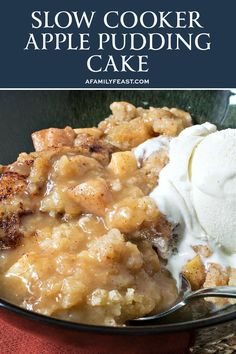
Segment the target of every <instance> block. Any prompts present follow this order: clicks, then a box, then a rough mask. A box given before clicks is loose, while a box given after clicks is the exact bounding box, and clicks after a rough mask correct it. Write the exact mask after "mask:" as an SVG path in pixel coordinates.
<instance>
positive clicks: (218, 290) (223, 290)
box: [184, 286, 236, 301]
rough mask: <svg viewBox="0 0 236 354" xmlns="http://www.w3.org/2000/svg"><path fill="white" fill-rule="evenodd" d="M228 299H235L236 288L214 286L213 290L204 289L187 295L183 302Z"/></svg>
mask: <svg viewBox="0 0 236 354" xmlns="http://www.w3.org/2000/svg"><path fill="white" fill-rule="evenodd" d="M209 296H212V297H228V298H235V299H236V286H216V287H214V288H204V289H199V290H196V291H193V292H191V293H187V294H186V295H185V296H184V300H185V301H186V300H190V299H194V298H198V297H209Z"/></svg>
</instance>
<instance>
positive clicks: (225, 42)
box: [0, 0, 236, 89]
mask: <svg viewBox="0 0 236 354" xmlns="http://www.w3.org/2000/svg"><path fill="white" fill-rule="evenodd" d="M0 9H1V10H0V27H1V35H0V43H1V59H0V88H85V89H86V88H94V89H97V88H106V89H109V88H233V87H235V86H236V77H235V63H236V48H235V47H236V45H235V43H236V39H235V35H236V20H235V17H236V11H235V10H236V3H235V1H232V0H224V1H210V0H188V1H187V0H156V1H153V0H152V1H150V0H145V1H137V0H135V1H133V0H118V1H117V2H115V1H107V0H106V1H105V0H99V1H95V0H93V1H91V0H90V1H89V0H86V1H85V0H80V1H78V0H77V1H76V0H70V1H66V0H48V1H45V0H41V1H39V0H22V1H15V0H7V1H2V2H1V5H0Z"/></svg>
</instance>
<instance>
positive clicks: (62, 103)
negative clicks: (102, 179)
mask: <svg viewBox="0 0 236 354" xmlns="http://www.w3.org/2000/svg"><path fill="white" fill-rule="evenodd" d="M229 96H230V92H228V91H180V92H179V91H144V92H142V91H114V92H108V91H91V92H90V91H89V92H87V91H81V92H80V91H71V92H70V91H58V92H55V91H54V92H53V91H24V92H19V91H17V92H14V91H11V92H4V91H2V92H1V94H0V114H1V122H0V125H1V129H0V134H1V139H0V141H1V162H2V163H9V162H12V161H14V159H15V158H16V156H17V154H18V153H19V152H20V151H31V150H32V147H31V145H30V144H31V143H30V139H29V137H30V134H31V133H32V131H35V130H38V129H43V128H48V127H51V126H55V127H64V126H65V125H71V126H74V127H76V126H80V127H81V126H84V127H85V126H93V125H95V124H97V123H98V122H99V121H100V120H101V119H102V118H103V117H104V116H106V111H107V107H108V106H109V103H110V102H113V101H118V100H126V101H131V102H132V103H134V104H136V105H138V106H144V107H146V106H174V107H180V108H183V109H186V110H188V111H190V112H191V113H192V115H193V117H194V118H195V120H196V122H200V123H202V122H204V121H206V120H207V121H211V122H213V123H216V124H217V125H218V127H227V126H232V127H233V123H234V122H233V121H232V118H231V114H230V113H231V112H230V110H231V109H232V107H230V109H229ZM104 112H105V113H104ZM91 117H92V118H91ZM9 122H11V123H10V124H9ZM9 146H10V148H9ZM0 311H1V318H2V319H3V320H5V321H8V322H10V323H12V324H13V325H14V326H19V327H20V328H22V329H24V330H26V331H29V332H33V333H35V334H37V335H42V336H46V337H47V338H48V339H49V340H52V341H57V342H58V341H61V342H63V343H67V344H68V345H70V346H73V345H74V347H76V348H80V349H81V350H82V352H98V353H99V352H102V353H109V352H111V350H112V352H113V353H116V352H117V353H120V352H125V351H129V352H134V353H139V352H140V353H157V352H160V353H172V352H173V343H174V352H177V353H182V352H183V353H184V352H185V351H186V350H187V348H188V347H189V346H190V344H191V343H192V340H193V336H194V334H193V333H194V330H196V329H198V328H202V327H205V326H211V325H216V324H220V323H223V322H226V321H230V320H233V319H235V318H236V312H235V309H234V307H233V306H231V307H228V308H225V309H223V310H221V311H219V312H218V313H216V312H214V311H212V309H211V308H209V307H207V306H205V304H203V303H200V304H199V303H197V304H193V305H192V306H191V307H190V308H188V309H187V310H185V311H184V312H182V313H179V314H177V315H175V316H174V317H169V318H167V319H165V320H163V321H158V323H155V324H152V325H150V326H135V327H134V326H126V327H107V326H95V325H84V324H78V323H73V322H66V321H63V320H59V319H54V318H51V317H47V316H44V315H39V314H36V313H33V312H30V311H27V310H24V309H22V308H19V307H17V306H14V305H12V304H10V303H8V302H6V301H5V300H0ZM131 336H132V337H133V339H134V340H132V338H131ZM154 341H155V342H154ZM154 343H155V344H154Z"/></svg>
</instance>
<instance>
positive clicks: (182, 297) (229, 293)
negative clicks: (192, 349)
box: [129, 275, 236, 325]
mask: <svg viewBox="0 0 236 354" xmlns="http://www.w3.org/2000/svg"><path fill="white" fill-rule="evenodd" d="M211 296H212V297H228V298H235V299H236V286H216V287H213V288H203V289H199V290H196V291H192V289H191V285H190V283H189V281H188V280H187V279H186V278H185V277H184V276H183V275H182V276H181V290H180V293H179V297H178V299H177V302H176V303H175V304H174V305H173V306H172V307H170V308H169V309H168V310H166V311H163V312H160V313H158V314H156V315H152V316H145V317H140V318H136V319H134V320H130V321H129V324H130V325H132V324H138V323H139V324H140V323H141V322H145V321H151V320H157V319H159V318H163V317H165V316H168V315H170V314H171V313H173V312H175V311H177V310H179V309H181V308H182V307H184V306H186V305H187V304H188V303H189V302H190V301H191V300H192V299H196V298H201V297H211Z"/></svg>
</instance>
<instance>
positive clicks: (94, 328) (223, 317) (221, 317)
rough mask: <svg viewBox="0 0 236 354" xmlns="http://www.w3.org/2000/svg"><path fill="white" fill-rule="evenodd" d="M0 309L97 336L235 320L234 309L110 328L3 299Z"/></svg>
mask: <svg viewBox="0 0 236 354" xmlns="http://www.w3.org/2000/svg"><path fill="white" fill-rule="evenodd" d="M1 309H3V310H6V311H9V312H13V313H14V314H16V315H18V316H23V317H25V318H27V319H29V320H33V321H36V322H41V323H42V322H43V323H44V324H47V325H54V326H57V327H61V328H63V329H67V330H78V331H81V332H93V333H97V334H113V335H121V334H122V335H148V334H158V333H170V332H184V331H189V330H195V329H199V328H204V327H209V326H213V325H218V324H221V323H226V322H229V321H232V320H235V319H236V309H235V310H233V311H231V312H228V313H225V314H217V315H215V316H211V317H207V318H202V319H197V320H190V321H183V322H176V323H170V324H160V325H158V324H153V325H147V326H124V327H112V326H100V325H90V324H83V323H76V322H70V321H66V320H61V319H57V318H54V317H50V316H46V315H42V314H39V313H36V312H33V311H29V310H26V309H24V308H21V307H19V306H16V305H14V304H11V303H9V302H8V301H6V300H3V299H0V310H1ZM3 320H4V318H3Z"/></svg>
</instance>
